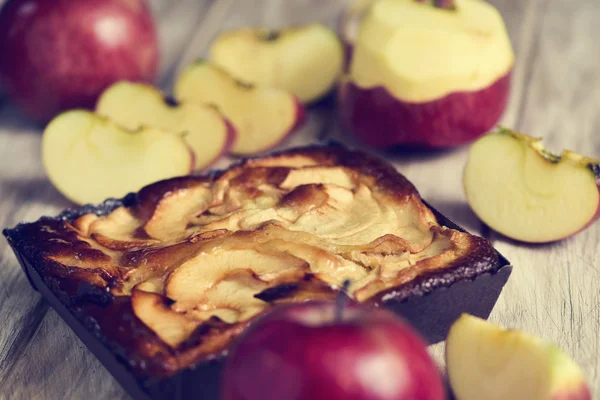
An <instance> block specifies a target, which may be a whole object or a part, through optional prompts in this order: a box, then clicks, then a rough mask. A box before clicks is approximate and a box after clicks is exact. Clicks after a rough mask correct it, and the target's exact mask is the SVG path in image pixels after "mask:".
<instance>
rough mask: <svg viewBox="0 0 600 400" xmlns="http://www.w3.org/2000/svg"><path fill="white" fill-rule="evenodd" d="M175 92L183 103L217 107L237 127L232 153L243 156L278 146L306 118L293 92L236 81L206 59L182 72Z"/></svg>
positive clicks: (177, 98) (176, 96) (178, 99)
mask: <svg viewBox="0 0 600 400" xmlns="http://www.w3.org/2000/svg"><path fill="white" fill-rule="evenodd" d="M174 92H175V99H176V100H177V101H178V102H180V103H196V104H202V105H206V104H210V105H214V106H216V107H217V108H218V110H219V111H220V112H222V113H223V114H224V115H225V117H227V118H228V119H229V120H230V121H231V122H232V123H233V125H234V126H235V129H236V131H237V135H238V136H237V140H236V142H235V144H234V145H233V148H232V152H233V153H236V154H240V155H252V154H256V153H260V152H263V151H266V150H269V149H271V148H273V147H275V146H276V145H277V144H279V143H280V142H281V141H282V140H283V139H284V138H285V137H287V136H288V135H289V134H290V133H292V132H293V131H294V130H295V129H296V128H297V127H298V126H299V125H301V123H302V122H303V121H304V119H305V112H304V108H303V107H302V104H300V102H299V101H298V99H297V98H296V97H295V96H294V95H292V94H291V93H289V92H286V91H285V90H282V89H276V88H267V87H259V86H254V85H251V84H248V83H245V82H242V81H239V80H236V79H235V78H233V77H232V76H231V75H230V74H229V73H227V72H226V71H225V70H224V69H223V68H221V67H219V66H216V65H214V64H211V63H208V62H205V61H203V60H200V61H198V62H196V63H194V64H192V65H191V66H189V67H188V68H187V69H186V70H184V71H183V72H182V73H181V75H180V76H179V77H178V78H177V81H176V83H175V90H174Z"/></svg>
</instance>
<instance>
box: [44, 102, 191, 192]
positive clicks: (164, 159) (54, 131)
mask: <svg viewBox="0 0 600 400" xmlns="http://www.w3.org/2000/svg"><path fill="white" fill-rule="evenodd" d="M42 161H43V164H44V168H45V169H46V173H47V174H48V177H49V178H50V181H51V182H52V183H53V184H54V186H55V187H56V188H57V189H58V191H59V192H61V193H62V194H63V195H64V196H65V197H67V198H68V199H70V200H71V201H73V202H75V203H77V204H84V203H97V202H100V201H103V200H104V199H106V198H108V197H122V196H124V195H126V194H127V193H129V192H133V191H138V190H140V189H141V188H142V187H143V186H145V185H147V184H150V183H152V182H155V181H159V180H162V179H167V178H172V177H175V176H178V175H186V174H188V173H189V172H190V171H191V169H192V165H193V156H192V152H191V151H190V149H189V147H188V146H187V144H186V143H185V141H184V140H183V138H182V137H180V136H178V135H173V134H172V133H170V132H167V131H163V130H159V129H151V128H141V129H139V130H137V131H129V130H127V129H125V128H123V127H121V126H120V125H118V124H116V123H114V122H111V121H110V120H108V119H106V118H104V117H100V116H98V115H96V114H93V113H91V112H88V111H82V110H74V111H68V112H65V113H63V114H60V115H59V116H57V117H56V118H54V119H53V120H52V121H51V122H50V124H48V126H47V127H46V129H45V130H44V135H43V139H42Z"/></svg>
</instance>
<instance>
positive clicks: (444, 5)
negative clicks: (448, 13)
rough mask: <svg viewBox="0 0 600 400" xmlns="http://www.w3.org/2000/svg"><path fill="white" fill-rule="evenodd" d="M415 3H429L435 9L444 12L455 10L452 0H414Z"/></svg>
mask: <svg viewBox="0 0 600 400" xmlns="http://www.w3.org/2000/svg"><path fill="white" fill-rule="evenodd" d="M415 1H416V2H417V3H429V4H432V5H433V6H434V7H436V8H441V9H444V10H456V4H455V3H454V0H415Z"/></svg>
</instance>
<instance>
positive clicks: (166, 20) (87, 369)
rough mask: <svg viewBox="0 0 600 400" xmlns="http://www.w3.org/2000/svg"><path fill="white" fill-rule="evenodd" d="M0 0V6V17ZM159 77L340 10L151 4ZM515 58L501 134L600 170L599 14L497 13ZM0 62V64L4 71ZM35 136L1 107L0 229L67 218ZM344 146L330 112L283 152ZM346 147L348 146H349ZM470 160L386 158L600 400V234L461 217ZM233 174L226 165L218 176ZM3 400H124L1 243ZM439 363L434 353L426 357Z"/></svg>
mask: <svg viewBox="0 0 600 400" xmlns="http://www.w3.org/2000/svg"><path fill="white" fill-rule="evenodd" d="M1 2H2V0H0V3H1ZM153 3H154V4H153V7H154V9H155V12H156V19H157V22H158V25H159V28H160V37H161V43H162V52H163V59H162V68H161V75H160V79H159V86H160V87H161V88H162V89H164V90H166V91H167V92H168V91H169V90H170V88H171V86H172V82H173V78H174V76H175V75H176V73H177V72H178V71H179V70H180V69H181V68H182V66H185V65H186V64H188V63H189V62H190V61H192V60H194V59H195V58H197V57H199V56H202V55H205V54H206V51H207V47H208V44H209V43H210V41H211V40H212V39H213V38H214V37H215V35H216V34H217V33H218V32H219V31H220V30H223V29H228V28H233V27H239V26H244V25H257V24H261V25H268V26H273V27H278V26H281V25H286V24H290V23H302V22H309V21H315V20H316V21H321V22H324V23H327V24H329V25H332V26H333V23H334V21H335V20H336V16H337V15H338V13H339V11H340V9H341V7H342V6H343V2H342V1H339V0H336V1H334V0H295V1H291V0H289V1H285V0H213V1H210V0H206V1H201V0H163V1H162V2H161V1H160V0H155V1H154V2H153ZM492 3H493V4H495V5H496V6H497V7H498V8H499V10H500V11H501V13H502V14H503V15H504V17H505V18H506V21H507V25H508V29H509V31H510V35H511V39H512V42H513V45H514V47H515V50H516V53H517V64H516V67H515V70H514V79H513V90H512V95H511V100H510V106H509V108H508V110H507V111H506V114H505V116H504V118H503V121H502V123H503V124H504V125H506V126H508V127H512V128H515V129H517V130H521V131H523V132H527V133H530V134H533V135H536V136H543V137H545V138H546V140H547V144H548V145H549V146H550V147H551V148H552V149H554V150H561V149H562V148H563V147H568V148H571V149H573V150H575V151H581V152H583V153H584V154H586V155H589V156H594V157H596V158H599V157H600V136H598V135H599V134H600V44H599V40H600V24H599V23H598V21H600V2H599V1H598V0H571V1H564V0H520V1H517V0H493V1H492ZM3 56H5V55H0V57H3ZM41 130H42V127H40V126H37V125H36V124H34V123H32V122H31V121H30V120H28V119H27V118H25V117H24V116H23V115H22V114H21V113H20V112H19V111H18V110H17V109H15V107H14V106H13V105H12V104H10V102H9V101H7V100H6V99H4V100H0V227H12V226H14V225H15V224H17V223H18V222H20V221H23V220H26V221H32V220H35V219H37V218H38V217H40V216H42V215H54V214H55V213H57V212H58V211H59V210H61V209H63V208H65V207H68V206H69V205H70V204H69V203H68V202H67V201H66V200H65V199H64V198H63V197H62V196H61V195H60V194H59V193H58V192H57V191H56V190H55V189H54V188H53V187H52V186H51V185H50V183H49V182H48V180H47V179H46V176H45V174H44V170H43V168H42V165H41V162H40V133H41ZM331 136H332V137H337V138H348V136H347V134H345V133H344V132H341V131H340V130H339V128H338V127H337V126H336V123H335V120H334V119H333V113H332V104H331V102H329V103H327V102H326V103H324V104H320V105H318V106H316V107H313V108H312V109H311V110H310V119H309V122H308V123H307V124H306V125H305V127H304V128H303V129H302V131H301V132H300V133H299V134H298V135H296V136H295V137H294V138H293V139H291V140H289V141H288V142H286V143H285V144H284V146H286V147H287V146H293V145H298V144H304V143H308V142H311V141H314V140H317V139H318V138H323V137H331ZM348 140H351V139H348ZM466 154H467V149H466V148H463V149H458V150H455V151H450V152H443V153H436V154H430V155H423V154H421V155H410V154H401V155H400V154H398V155H389V154H388V155H387V157H388V159H390V160H391V161H393V162H394V163H395V165H396V166H397V167H398V169H399V171H400V172H402V173H403V174H405V175H406V176H407V177H408V178H409V179H410V180H412V181H413V182H414V183H415V184H416V186H417V188H418V189H419V190H420V192H421V194H422V195H423V197H424V198H425V199H427V200H428V201H430V202H431V203H432V204H433V205H434V206H435V207H437V208H439V209H440V210H441V211H442V212H444V213H445V214H447V215H448V216H449V217H451V218H452V219H454V220H456V221H457V222H458V223H460V224H462V225H464V226H465V227H467V228H468V229H470V230H471V231H473V232H477V233H480V234H482V235H484V236H486V237H488V238H489V239H490V240H491V241H493V244H494V246H495V247H496V248H497V249H498V250H499V251H500V252H502V253H503V254H504V255H505V256H506V257H507V258H509V259H510V260H511V262H512V263H513V265H514V266H515V268H514V271H513V274H512V277H511V278H510V280H509V282H508V285H507V286H506V288H505V289H504V292H503V293H502V296H501V297H500V299H499V301H498V303H497V305H496V308H495V309H494V311H493V313H492V316H491V320H492V321H494V322H496V323H499V324H502V325H504V326H508V327H517V328H522V329H524V330H526V331H529V332H531V333H534V334H537V335H540V336H542V337H544V338H546V339H549V340H551V341H553V342H556V343H557V344H558V345H559V346H560V347H561V348H563V349H564V350H565V351H566V352H567V353H568V354H570V355H571V356H572V357H574V359H575V360H576V361H577V362H578V363H579V364H580V365H581V366H582V367H583V369H584V371H585V374H586V375H587V378H588V379H589V382H590V385H591V387H592V390H593V392H594V393H595V394H596V396H600V370H599V368H600V290H599V289H600V252H599V251H598V245H599V244H600V223H596V224H595V225H594V226H592V227H591V228H589V229H588V230H586V231H584V232H582V233H580V234H578V235H577V236H575V237H572V238H570V239H567V240H565V241H562V242H559V243H555V244H550V245H537V246H527V245H523V244H519V243H516V242H513V241H509V240H507V239H505V238H502V237H500V236H499V235H497V234H495V233H494V232H491V231H490V230H489V229H487V228H485V227H484V226H483V225H482V224H481V223H480V222H479V221H478V220H477V219H476V218H475V216H474V215H473V213H472V212H471V211H470V209H469V207H468V205H467V203H466V202H465V198H464V195H463V191H462V185H461V172H462V169H463V167H464V164H465V160H466ZM228 162H229V160H223V161H222V164H223V166H224V165H226V164H227V163H228ZM0 324H1V328H0V398H1V399H9V398H10V399H34V398H44V399H80V398H81V399H96V398H107V399H121V398H127V395H126V394H125V392H124V391H123V390H122V389H121V387H120V386H119V385H118V384H117V383H116V381H115V380H114V379H113V378H112V377H111V376H110V374H109V373H108V372H107V371H106V370H105V369H104V368H103V366H102V365H101V364H100V363H99V362H98V361H97V360H96V359H95V358H94V356H93V355H92V354H91V353H90V352H89V351H88V350H87V349H86V348H85V347H84V346H83V344H82V343H81V342H80V341H79V340H78V339H77V337H76V336H75V335H74V334H73V333H72V332H71V330H70V329H69V328H68V327H67V325H66V324H65V323H63V322H62V320H61V319H60V318H59V317H58V316H57V314H56V313H55V312H54V311H53V310H52V309H50V308H49V307H48V305H47V304H46V303H45V302H44V301H42V299H41V298H40V296H39V295H38V294H37V292H35V291H34V290H33V289H31V287H30V286H29V283H28V282H27V280H26V278H25V276H24V275H23V273H22V271H21V269H20V268H19V266H18V264H17V261H16V259H15V257H14V256H13V254H12V251H11V250H10V249H9V248H8V246H7V243H6V241H5V240H3V239H0ZM431 351H432V354H433V355H434V356H435V357H436V359H438V360H439V361H440V363H443V361H442V354H443V344H438V345H435V346H432V348H431Z"/></svg>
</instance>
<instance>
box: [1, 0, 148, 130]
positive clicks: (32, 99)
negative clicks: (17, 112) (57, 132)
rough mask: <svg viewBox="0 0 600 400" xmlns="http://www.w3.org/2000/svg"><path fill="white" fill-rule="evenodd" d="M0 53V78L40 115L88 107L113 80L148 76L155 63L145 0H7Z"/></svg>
mask: <svg viewBox="0 0 600 400" xmlns="http://www.w3.org/2000/svg"><path fill="white" fill-rule="evenodd" d="M0 54H1V55H2V56H0V84H1V85H3V87H4V88H5V90H6V92H7V93H8V95H9V96H10V97H11V98H12V99H13V100H14V101H15V102H16V103H17V104H18V105H19V106H20V107H22V108H23V109H24V110H25V111H26V112H27V113H28V114H30V115H31V116H33V117H35V118H36V119H38V120H40V121H43V122H46V121H48V120H50V119H51V118H52V117H53V116H55V115H56V114H58V113H59V112H61V111H63V110H66V109H70V108H93V107H94V105H95V103H96V99H97V98H98V96H99V95H100V93H101V92H102V91H103V90H104V89H105V88H107V87H108V86H110V85H111V84H112V83H114V82H116V81H119V80H130V81H152V80H153V79H154V78H155V75H156V72H157V67H158V43H157V37H156V32H155V28H154V23H153V20H152V14H151V12H150V9H149V8H148V6H147V4H146V2H145V1H144V0H129V1H124V0H86V1H80V0H52V1H47V0H9V1H8V2H7V3H6V4H5V5H4V7H3V8H2V9H1V10H0Z"/></svg>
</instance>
